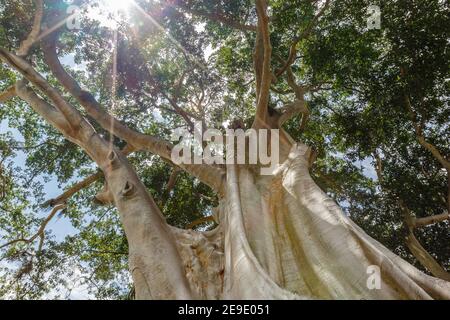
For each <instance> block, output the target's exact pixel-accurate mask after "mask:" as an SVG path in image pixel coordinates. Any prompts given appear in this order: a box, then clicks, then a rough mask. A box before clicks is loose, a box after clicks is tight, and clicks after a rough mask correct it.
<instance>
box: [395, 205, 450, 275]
mask: <svg viewBox="0 0 450 320" xmlns="http://www.w3.org/2000/svg"><path fill="white" fill-rule="evenodd" d="M399 205H400V208H401V209H402V211H403V214H404V220H405V224H406V226H407V228H408V231H409V234H408V235H407V236H406V238H405V240H406V245H407V246H408V248H409V250H410V251H411V253H412V254H413V255H414V256H415V257H416V258H417V260H419V262H420V263H421V264H422V265H423V266H424V267H425V268H427V269H428V270H429V271H430V272H431V273H432V274H433V275H434V276H435V277H438V278H441V279H444V280H446V281H450V273H448V272H446V271H445V270H444V268H442V266H441V265H440V264H439V263H438V262H437V261H436V260H435V259H434V258H433V256H432V255H431V254H429V253H428V251H427V250H425V248H424V247H422V245H421V244H420V242H419V240H417V238H416V236H415V235H414V227H415V222H414V216H413V215H412V214H411V212H410V210H409V209H408V207H406V206H405V205H404V204H403V203H402V201H399Z"/></svg>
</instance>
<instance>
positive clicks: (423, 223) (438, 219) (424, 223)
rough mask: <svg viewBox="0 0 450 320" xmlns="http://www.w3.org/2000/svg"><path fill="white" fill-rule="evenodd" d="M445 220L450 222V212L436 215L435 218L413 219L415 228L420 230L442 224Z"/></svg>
mask: <svg viewBox="0 0 450 320" xmlns="http://www.w3.org/2000/svg"><path fill="white" fill-rule="evenodd" d="M445 220H450V215H449V214H448V212H444V213H441V214H436V215H434V216H429V217H424V218H414V219H413V221H412V222H413V227H414V228H419V227H424V226H429V225H431V224H435V223H438V222H442V221H445Z"/></svg>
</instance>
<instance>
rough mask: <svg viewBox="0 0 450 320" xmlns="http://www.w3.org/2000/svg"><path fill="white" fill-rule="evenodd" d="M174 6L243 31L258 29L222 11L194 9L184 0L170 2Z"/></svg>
mask: <svg viewBox="0 0 450 320" xmlns="http://www.w3.org/2000/svg"><path fill="white" fill-rule="evenodd" d="M169 5H171V6H174V7H178V8H180V9H182V10H183V11H185V12H188V13H190V14H192V15H194V16H199V17H204V18H207V19H209V20H211V21H215V22H219V23H221V24H223V25H226V26H228V27H231V28H234V29H238V30H241V31H256V26H253V25H247V24H243V23H241V22H239V21H236V20H233V19H232V18H228V17H226V16H224V15H223V14H222V13H220V12H204V11H200V10H196V9H193V8H192V6H191V5H190V4H188V3H185V2H184V1H183V0H178V1H175V2H174V3H173V4H169Z"/></svg>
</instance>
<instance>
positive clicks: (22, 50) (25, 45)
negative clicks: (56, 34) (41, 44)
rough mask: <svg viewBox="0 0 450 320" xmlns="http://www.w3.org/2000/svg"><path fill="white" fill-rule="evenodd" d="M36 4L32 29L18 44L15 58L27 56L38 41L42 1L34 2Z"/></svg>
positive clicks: (42, 11) (42, 12)
mask: <svg viewBox="0 0 450 320" xmlns="http://www.w3.org/2000/svg"><path fill="white" fill-rule="evenodd" d="M35 2H36V13H35V15H34V21H33V27H32V29H31V32H30V34H29V35H28V37H27V38H26V39H25V40H24V41H23V42H22V43H21V44H20V47H19V49H18V50H17V53H16V54H17V56H19V57H25V56H27V55H28V53H29V51H30V49H31V48H32V47H33V45H34V44H35V42H36V40H37V39H38V36H39V33H40V32H41V21H42V16H43V14H44V3H43V2H44V1H43V0H35Z"/></svg>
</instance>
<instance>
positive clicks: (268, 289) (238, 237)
mask: <svg viewBox="0 0 450 320" xmlns="http://www.w3.org/2000/svg"><path fill="white" fill-rule="evenodd" d="M307 151H308V148H307V147H306V146H305V145H302V144H295V145H294V146H293V147H292V149H291V152H290V153H289V155H288V156H287V157H286V160H285V161H284V163H283V164H282V165H281V166H280V167H279V169H278V170H277V172H276V174H275V175H273V176H261V175H259V173H258V174H254V173H253V171H254V170H252V169H251V168H248V167H246V166H236V165H229V166H228V167H227V177H226V189H225V193H224V196H223V197H222V199H221V201H220V205H219V207H218V208H217V212H216V217H217V220H218V222H219V226H218V227H217V228H216V229H215V230H213V231H210V232H196V231H192V230H181V229H177V228H171V229H170V230H171V232H172V234H173V235H174V236H175V239H176V243H177V247H178V251H179V253H180V256H181V260H182V261H183V267H184V272H185V276H186V279H187V281H188V283H189V287H190V290H191V297H192V298H200V299H432V298H437V299H450V283H449V282H446V281H444V280H441V279H436V278H433V277H431V276H428V275H426V274H424V273H422V272H421V271H419V270H417V269H416V268H414V267H413V266H412V265H410V264H409V263H407V262H406V261H404V260H402V259H401V258H400V257H398V256H396V255H395V254H393V253H392V252H390V251H389V250H388V249H387V248H385V247H384V246H382V245H381V244H380V243H379V242H377V241H376V240H374V239H372V238H370V237H369V236H368V235H367V234H366V233H365V232H364V231H363V230H361V229H360V228H359V227H358V226H356V225H355V224H354V223H353V222H352V221H351V220H350V219H349V218H348V217H347V216H345V214H344V213H343V212H342V211H341V210H340V208H339V207H338V206H337V205H336V203H335V202H334V201H333V200H332V199H330V198H329V197H328V196H327V195H326V194H325V193H324V192H323V191H322V190H320V188H319V187H318V186H317V185H316V184H315V183H314V181H313V180H312V178H311V177H310V175H309V171H308V152H307ZM142 236H144V234H142ZM147 237H150V235H148V236H147ZM129 241H130V242H132V241H133V240H132V239H129ZM130 244H131V245H133V244H132V243H130ZM142 245H144V244H142ZM373 265H374V266H377V267H379V270H380V284H381V286H380V287H379V289H377V288H371V287H370V286H368V284H367V283H368V278H369V276H370V274H368V273H367V272H368V270H369V269H370V268H369V267H370V266H373ZM146 270H147V271H148V272H149V273H150V274H152V275H153V278H157V277H158V275H159V272H160V270H155V269H152V268H147V269H146ZM133 277H134V281H135V286H136V289H137V290H136V292H137V296H136V297H137V298H138V299H146V298H151V296H149V295H147V294H142V293H143V292H144V293H145V290H142V289H141V288H142V287H143V286H149V287H150V288H152V291H155V292H158V291H159V288H158V287H157V283H156V282H155V283H144V281H143V278H142V277H140V276H139V275H138V276H137V275H136V274H135V273H133ZM149 277H150V276H149ZM140 293H141V294H140ZM172 296H178V294H174V295H167V296H164V295H160V296H159V297H160V298H170V297H172Z"/></svg>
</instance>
